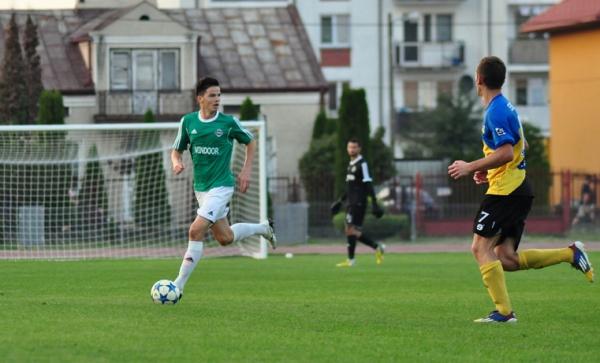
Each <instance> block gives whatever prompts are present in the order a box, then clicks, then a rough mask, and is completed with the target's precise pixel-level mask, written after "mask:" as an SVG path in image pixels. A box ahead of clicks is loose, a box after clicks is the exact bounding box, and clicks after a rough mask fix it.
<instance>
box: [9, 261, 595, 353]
mask: <svg viewBox="0 0 600 363" xmlns="http://www.w3.org/2000/svg"><path fill="white" fill-rule="evenodd" d="M591 258H592V260H596V261H599V262H600V253H593V254H592V255H591ZM341 259H342V256H340V255H337V256H336V255H326V256H313V255H307V256H296V257H294V258H293V259H285V258H283V257H281V256H274V257H271V258H269V259H267V260H264V261H255V260H250V259H245V258H222V259H207V260H203V261H201V262H200V265H199V266H198V268H197V269H196V271H195V272H194V275H193V276H192V278H191V279H190V282H189V283H188V285H187V287H186V294H185V298H184V299H183V301H182V302H181V303H180V304H177V305H175V306H159V305H154V304H152V302H151V301H150V297H149V290H150V286H151V285H152V283H153V282H155V281H156V280H158V279H160V278H165V277H173V276H174V274H175V273H176V271H177V269H178V267H179V260H120V261H78V262H36V261H17V262H7V261H0V271H2V277H3V283H2V285H0V319H1V321H2V329H1V330H0V357H2V358H0V360H1V361H2V362H130V361H131V362H160V361H169V362H173V361H175V362H334V361H337V362H398V361H443V362H447V361H456V362H458V361H460V362H465V361H468V362H488V361H511V362H512V361H523V362H532V361H544V362H549V361H556V362H564V361H569V362H576V361H581V362H592V361H597V360H598V357H600V344H599V338H598V332H599V331H600V328H599V327H600V309H599V308H598V307H600V293H599V290H598V285H597V284H590V283H588V282H587V281H586V280H585V279H584V277H583V275H582V274H581V273H580V272H577V271H574V270H572V269H571V268H570V267H569V266H568V265H566V264H563V265H560V266H553V267H550V268H547V269H544V270H531V271H526V272H515V273H509V274H507V283H508V287H509V292H510V294H511V298H512V302H513V306H514V308H515V310H516V312H517V314H518V318H519V322H518V324H516V325H493V326H490V325H484V326H482V325H476V324H474V323H472V319H474V318H478V317H481V316H483V315H485V314H486V313H487V312H488V311H489V310H491V309H492V305H491V302H490V300H489V297H488V295H487V292H486V291H485V289H484V287H483V285H482V282H481V279H480V275H479V271H478V269H477V267H476V265H475V263H474V262H473V260H472V257H471V256H469V255H467V254H415V255H411V254H398V255H388V256H386V261H385V264H383V265H381V266H376V265H375V264H374V261H373V257H372V256H367V255H360V256H359V257H358V265H357V266H356V267H355V268H352V269H336V268H335V267H334V265H335V263H336V262H339V260H341Z"/></svg>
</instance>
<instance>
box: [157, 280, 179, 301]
mask: <svg viewBox="0 0 600 363" xmlns="http://www.w3.org/2000/svg"><path fill="white" fill-rule="evenodd" d="M150 297H152V301H154V303H155V304H162V305H166V304H177V302H178V301H179V298H180V297H181V292H180V291H179V288H178V287H177V285H175V283H174V282H173V281H171V280H159V281H157V282H156V283H154V285H152V288H151V289H150Z"/></svg>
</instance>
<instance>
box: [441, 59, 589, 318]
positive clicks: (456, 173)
mask: <svg viewBox="0 0 600 363" xmlns="http://www.w3.org/2000/svg"><path fill="white" fill-rule="evenodd" d="M505 76H506V67H505V65H504V63H503V62H502V60H500V59H499V58H497V57H485V58H483V59H482V60H481V61H480V63H479V65H478V67H477V72H476V85H477V95H478V96H480V97H481V99H482V101H483V104H484V106H485V109H486V110H485V116H484V122H483V128H482V133H483V135H482V139H483V153H484V155H485V156H484V157H483V158H481V159H478V160H475V161H472V162H465V161H463V160H457V161H455V162H454V163H452V164H451V165H450V166H449V167H448V174H450V176H451V177H452V178H454V179H458V178H461V177H465V176H468V175H470V174H472V173H473V174H474V175H473V179H474V181H475V183H477V184H482V183H489V187H488V190H487V192H486V195H485V197H484V199H483V201H482V203H481V206H480V208H479V211H478V212H477V215H476V216H475V220H474V222H473V233H474V235H473V244H472V245H471V250H472V252H473V255H474V256H475V259H476V260H477V263H478V264H479V270H480V272H481V276H482V279H483V283H484V285H485V286H486V288H487V290H488V292H489V294H490V297H491V298H492V301H493V302H494V304H495V306H496V309H495V310H494V311H492V312H491V313H490V314H489V315H488V316H486V317H484V318H481V319H477V320H475V322H478V323H506V322H508V323H513V322H516V321H517V318H516V316H515V314H514V312H513V310H512V307H511V303H510V299H509V297H508V292H507V290H506V282H505V279H504V271H519V270H527V269H530V268H536V269H539V268H543V267H547V266H551V265H555V264H558V263H560V262H566V263H570V264H571V265H572V266H573V267H574V268H576V269H578V270H580V271H581V272H583V273H584V274H585V276H586V277H587V279H588V280H589V281H590V282H592V281H593V279H594V270H593V268H592V264H591V263H590V260H589V258H588V256H587V254H586V252H585V249H584V245H583V243H581V242H579V241H577V242H574V243H572V244H571V245H570V246H568V247H565V248H559V249H530V250H524V251H521V252H518V253H517V248H518V247H519V242H520V241H521V235H522V234H523V229H524V227H525V219H526V218H527V215H528V214H529V211H530V210H531V205H532V202H533V193H532V190H531V187H530V185H529V182H528V181H527V176H526V172H525V167H526V162H525V149H526V147H527V141H526V140H525V136H524V133H523V127H522V126H521V122H520V121H519V116H518V114H517V111H516V110H515V108H514V106H513V105H512V104H511V103H510V102H509V101H508V99H506V97H504V95H502V93H501V88H502V84H503V83H504V79H505Z"/></svg>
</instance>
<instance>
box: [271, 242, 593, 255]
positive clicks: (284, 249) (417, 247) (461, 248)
mask: <svg viewBox="0 0 600 363" xmlns="http://www.w3.org/2000/svg"><path fill="white" fill-rule="evenodd" d="M567 245H568V243H554V242H553V243H543V242H540V243H538V242H536V243H527V242H524V243H522V244H521V246H519V249H520V250H523V249H530V248H563V247H566V246H567ZM585 246H586V249H587V250H588V251H600V242H586V243H585ZM385 251H386V253H434V252H440V253H444V252H470V251H471V245H470V244H469V243H393V244H387V245H386V249H385ZM372 252H373V250H372V249H371V248H369V247H367V246H364V245H361V244H359V245H358V246H357V248H356V253H359V254H361V253H372ZM269 253H270V254H285V253H293V254H345V253H346V244H345V243H344V242H343V240H340V243H339V244H328V245H294V246H280V247H278V248H277V249H276V250H274V251H270V252H269Z"/></svg>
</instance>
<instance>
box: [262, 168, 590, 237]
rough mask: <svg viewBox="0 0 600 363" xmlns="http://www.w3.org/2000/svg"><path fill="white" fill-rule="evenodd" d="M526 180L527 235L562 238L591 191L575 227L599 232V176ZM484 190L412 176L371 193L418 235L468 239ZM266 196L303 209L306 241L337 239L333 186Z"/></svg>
mask: <svg viewBox="0 0 600 363" xmlns="http://www.w3.org/2000/svg"><path fill="white" fill-rule="evenodd" d="M528 180H529V182H530V184H531V186H532V189H533V191H534V195H535V198H534V203H533V207H532V210H531V213H530V215H529V218H528V229H530V230H531V231H533V232H535V233H544V232H547V233H565V232H567V231H568V230H569V229H570V228H571V227H572V226H573V222H574V220H575V217H576V216H577V214H578V213H580V214H581V213H582V205H583V197H582V193H583V190H584V189H585V188H588V189H589V190H592V191H593V195H591V197H587V199H588V201H587V202H586V203H588V207H587V209H586V211H588V212H589V211H592V212H595V215H593V214H589V213H588V214H587V215H586V216H584V217H583V218H579V219H578V220H577V221H576V223H575V226H576V227H577V228H579V227H580V226H582V227H592V228H599V229H600V213H599V208H598V206H599V205H600V195H599V193H598V192H596V191H598V187H600V173H598V174H583V173H571V172H569V171H564V172H552V173H547V172H546V173H544V172H539V171H535V170H531V171H528ZM586 180H587V182H586ZM585 185H587V186H585ZM486 188H487V186H486V185H476V184H475V183H474V182H473V180H472V179H470V178H463V179H460V180H452V179H451V178H449V177H448V175H447V174H445V173H432V174H419V173H416V174H415V175H404V176H397V177H394V178H392V179H390V180H387V181H385V182H383V183H380V184H378V185H376V192H377V197H378V200H380V202H381V203H382V204H383V205H384V206H385V208H386V210H387V213H392V214H407V215H409V216H412V217H411V218H413V219H415V223H414V224H413V225H414V228H416V229H417V230H418V233H419V234H421V235H422V234H431V235H442V234H455V233H461V234H467V233H470V230H471V228H470V225H471V223H472V219H473V217H474V215H475V213H476V211H477V209H478V207H479V204H480V203H481V200H482V198H483V196H484V194H485V191H486ZM269 192H270V198H271V203H272V204H278V203H294V202H307V203H308V205H309V216H308V219H309V235H310V236H312V237H327V236H332V235H339V232H337V231H335V230H334V228H333V225H332V222H331V215H330V210H329V208H330V205H331V203H332V202H333V201H334V199H335V197H334V193H333V182H332V181H326V180H323V182H322V183H318V184H315V185H312V186H311V185H304V184H303V183H302V181H301V179H300V178H299V177H297V176H296V177H283V176H282V177H276V178H270V179H269ZM589 205H592V207H589ZM415 232H417V231H415Z"/></svg>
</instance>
